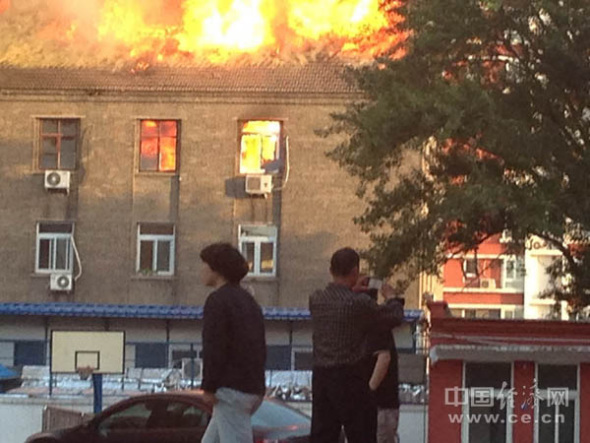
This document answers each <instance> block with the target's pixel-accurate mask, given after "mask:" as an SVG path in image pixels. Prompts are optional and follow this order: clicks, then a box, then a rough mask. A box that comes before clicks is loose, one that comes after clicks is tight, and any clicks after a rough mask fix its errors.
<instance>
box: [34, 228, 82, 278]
mask: <svg viewBox="0 0 590 443" xmlns="http://www.w3.org/2000/svg"><path fill="white" fill-rule="evenodd" d="M64 224H69V225H70V227H71V232H70V233H69V234H68V233H65V232H40V228H41V225H48V226H50V225H64ZM74 229H75V223H73V222H67V221H66V222H37V226H36V237H35V274H55V273H58V272H69V273H73V272H74ZM42 240H49V241H50V251H53V252H52V253H50V258H49V260H50V265H53V267H49V268H40V267H39V259H40V257H41V241H42ZM58 240H67V241H68V248H67V255H66V262H67V267H66V269H57V268H55V260H56V251H57V248H56V247H55V242H57V241H58Z"/></svg>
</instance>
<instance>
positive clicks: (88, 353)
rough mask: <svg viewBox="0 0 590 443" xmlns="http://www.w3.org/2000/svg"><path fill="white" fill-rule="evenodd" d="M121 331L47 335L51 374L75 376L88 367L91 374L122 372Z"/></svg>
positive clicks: (54, 333) (122, 345)
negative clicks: (49, 337) (49, 340)
mask: <svg viewBox="0 0 590 443" xmlns="http://www.w3.org/2000/svg"><path fill="white" fill-rule="evenodd" d="M124 362H125V333H124V332H122V331H51V372H53V373H76V372H79V369H80V368H88V367H91V368H92V369H93V371H92V372H93V373H95V374H122V373H123V372H124V370H125V368H124Z"/></svg>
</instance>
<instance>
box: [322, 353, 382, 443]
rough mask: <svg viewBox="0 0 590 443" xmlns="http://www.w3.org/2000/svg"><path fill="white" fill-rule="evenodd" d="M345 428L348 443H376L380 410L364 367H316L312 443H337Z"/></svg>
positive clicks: (360, 365)
mask: <svg viewBox="0 0 590 443" xmlns="http://www.w3.org/2000/svg"><path fill="white" fill-rule="evenodd" d="M342 428H344V432H345V434H346V439H347V440H348V443H375V442H376V435H377V408H376V406H375V403H374V400H373V398H372V396H371V394H370V392H369V382H368V378H367V371H366V369H365V368H364V367H363V365H362V364H359V365H356V366H337V367H331V368H321V367H314V368H313V375H312V416H311V443H337V442H338V441H339V438H340V434H341V432H342Z"/></svg>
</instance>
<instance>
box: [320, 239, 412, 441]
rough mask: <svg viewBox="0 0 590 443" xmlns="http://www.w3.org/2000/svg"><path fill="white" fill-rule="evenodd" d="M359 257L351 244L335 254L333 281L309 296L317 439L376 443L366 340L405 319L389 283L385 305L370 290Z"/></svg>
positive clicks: (383, 290) (374, 415)
mask: <svg viewBox="0 0 590 443" xmlns="http://www.w3.org/2000/svg"><path fill="white" fill-rule="evenodd" d="M359 265H360V257H359V255H358V253H357V252H356V251H354V250H353V249H351V248H343V249H340V250H338V251H336V252H335V253H334V255H333V256H332V259H331V261H330V273H331V274H332V283H330V284H328V286H327V287H326V288H324V289H322V290H318V291H315V292H314V293H313V294H312V295H311V296H310V298H309V308H310V312H311V320H312V329H313V376H312V393H313V397H312V425H311V442H312V443H337V442H338V441H339V438H340V433H341V430H342V428H344V432H345V434H346V438H347V440H348V443H374V442H375V440H376V431H377V412H376V408H375V405H374V402H373V400H372V397H371V393H370V391H369V383H368V372H367V365H366V352H367V348H366V346H367V340H368V337H369V334H370V333H371V332H372V331H373V330H384V329H389V330H391V329H392V328H394V327H395V326H397V325H399V324H401V322H402V320H403V315H404V311H403V306H402V304H401V303H400V302H399V301H398V300H396V299H395V298H394V291H393V289H392V288H391V287H390V286H389V285H383V288H382V292H383V295H384V297H385V299H386V302H385V304H383V305H379V304H378V303H377V302H376V301H375V300H373V299H372V298H371V297H369V296H368V295H367V294H366V292H367V290H368V289H369V288H368V283H369V281H368V279H367V278H366V277H361V276H360V272H359Z"/></svg>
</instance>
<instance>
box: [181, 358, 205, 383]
mask: <svg viewBox="0 0 590 443" xmlns="http://www.w3.org/2000/svg"><path fill="white" fill-rule="evenodd" d="M193 365H194V366H193ZM193 367H194V369H193ZM191 377H194V378H195V379H202V378H203V362H202V360H201V359H200V358H195V359H193V358H183V359H182V378H184V379H190V378H191Z"/></svg>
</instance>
